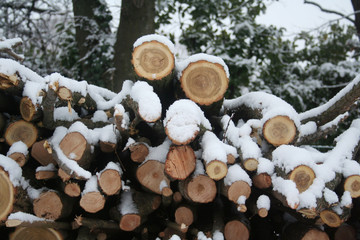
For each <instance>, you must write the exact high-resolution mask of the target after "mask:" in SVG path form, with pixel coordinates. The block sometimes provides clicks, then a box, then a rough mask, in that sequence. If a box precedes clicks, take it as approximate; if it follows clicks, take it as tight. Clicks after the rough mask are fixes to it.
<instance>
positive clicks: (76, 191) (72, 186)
mask: <svg viewBox="0 0 360 240" xmlns="http://www.w3.org/2000/svg"><path fill="white" fill-rule="evenodd" d="M64 184H65V186H64V193H65V194H66V195H68V196H69V197H79V196H80V194H81V187H80V185H79V183H77V182H72V181H68V182H66V183H64Z"/></svg>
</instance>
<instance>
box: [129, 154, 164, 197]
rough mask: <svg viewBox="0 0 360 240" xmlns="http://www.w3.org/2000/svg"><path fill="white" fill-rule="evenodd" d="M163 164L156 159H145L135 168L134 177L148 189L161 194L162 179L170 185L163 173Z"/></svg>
mask: <svg viewBox="0 0 360 240" xmlns="http://www.w3.org/2000/svg"><path fill="white" fill-rule="evenodd" d="M164 169H165V164H164V163H162V162H159V161H157V160H147V161H146V162H144V163H143V164H142V165H140V166H139V167H138V168H137V170H136V178H137V179H138V181H139V183H140V184H141V185H142V186H144V187H145V188H147V189H149V190H150V191H152V192H154V193H157V194H161V193H162V191H161V190H162V189H161V185H162V184H163V181H164V182H165V185H166V186H169V185H170V180H169V179H168V178H167V177H166V176H165V173H164Z"/></svg>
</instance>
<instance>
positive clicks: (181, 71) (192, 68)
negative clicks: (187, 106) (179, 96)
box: [176, 53, 230, 106]
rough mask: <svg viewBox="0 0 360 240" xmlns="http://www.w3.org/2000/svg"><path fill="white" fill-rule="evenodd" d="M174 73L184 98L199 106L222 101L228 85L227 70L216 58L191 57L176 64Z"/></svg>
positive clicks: (205, 55) (200, 55)
mask: <svg viewBox="0 0 360 240" xmlns="http://www.w3.org/2000/svg"><path fill="white" fill-rule="evenodd" d="M176 71H177V72H178V78H179V81H180V83H181V88H182V90H183V91H184V93H185V95H186V97H187V98H189V99H191V100H192V101H194V102H196V103H198V104H200V105H207V106H208V105H211V104H213V103H215V102H218V101H220V100H222V99H223V97H224V94H225V92H226V90H227V88H228V85H229V75H230V74H229V69H228V67H227V65H226V64H225V62H224V61H223V60H222V59H221V58H219V57H216V56H211V55H208V54H204V53H200V54H195V55H192V56H190V57H188V58H187V59H185V60H183V61H181V62H178V63H177V64H176Z"/></svg>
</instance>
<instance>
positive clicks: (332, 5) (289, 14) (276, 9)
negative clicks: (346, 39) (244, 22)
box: [258, 0, 353, 35]
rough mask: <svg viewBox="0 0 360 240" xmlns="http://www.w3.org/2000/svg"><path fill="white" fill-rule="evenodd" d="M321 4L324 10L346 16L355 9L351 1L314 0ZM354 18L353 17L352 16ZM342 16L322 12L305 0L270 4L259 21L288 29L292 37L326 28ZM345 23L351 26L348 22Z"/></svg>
mask: <svg viewBox="0 0 360 240" xmlns="http://www.w3.org/2000/svg"><path fill="white" fill-rule="evenodd" d="M312 1H313V2H317V3H319V4H320V5H321V6H323V8H326V9H331V10H336V11H338V12H341V13H344V14H351V13H352V12H353V8H352V5H351V0H312ZM351 17H352V18H353V16H351ZM338 18H340V16H338V15H335V14H329V13H324V12H322V11H321V10H320V9H319V8H318V7H316V6H314V5H310V4H304V0H279V1H277V2H273V3H271V4H269V6H268V8H267V11H266V14H265V15H262V16H260V17H258V21H259V22H260V23H264V24H272V25H275V26H279V27H284V28H286V29H287V34H288V35H291V34H294V33H297V32H300V31H310V30H312V29H315V28H318V27H321V26H325V25H326V23H327V22H329V21H330V20H333V19H338ZM342 22H343V23H348V24H351V23H350V22H349V21H348V20H343V21H342Z"/></svg>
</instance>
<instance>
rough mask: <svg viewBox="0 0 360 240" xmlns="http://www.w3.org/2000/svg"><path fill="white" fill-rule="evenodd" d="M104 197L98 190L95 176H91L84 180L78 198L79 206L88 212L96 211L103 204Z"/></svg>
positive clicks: (101, 207)
mask: <svg viewBox="0 0 360 240" xmlns="http://www.w3.org/2000/svg"><path fill="white" fill-rule="evenodd" d="M105 202H106V199H105V197H104V195H103V194H102V193H101V192H100V191H99V186H98V179H97V176H96V175H94V176H92V177H91V178H90V179H89V180H87V181H86V184H85V187H84V190H83V192H82V195H81V199H80V206H81V207H82V208H83V209H84V210H85V211H87V212H89V213H96V212H98V211H100V210H102V209H103V208H104V206H105Z"/></svg>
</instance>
